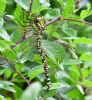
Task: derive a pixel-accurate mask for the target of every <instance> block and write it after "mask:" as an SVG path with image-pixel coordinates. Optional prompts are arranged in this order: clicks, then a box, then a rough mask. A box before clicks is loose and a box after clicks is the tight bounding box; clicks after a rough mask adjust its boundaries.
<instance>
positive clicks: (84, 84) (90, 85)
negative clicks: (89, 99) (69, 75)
mask: <svg viewBox="0 0 92 100" xmlns="http://www.w3.org/2000/svg"><path fill="white" fill-rule="evenodd" d="M80 84H82V85H83V86H86V87H92V81H89V80H84V81H82V82H80Z"/></svg>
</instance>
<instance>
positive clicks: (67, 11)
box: [62, 0, 75, 17]
mask: <svg viewBox="0 0 92 100" xmlns="http://www.w3.org/2000/svg"><path fill="white" fill-rule="evenodd" d="M74 8H75V2H74V0H66V4H65V6H64V10H63V13H62V15H63V16H64V17H70V15H72V14H73V13H74V10H75V9H74Z"/></svg>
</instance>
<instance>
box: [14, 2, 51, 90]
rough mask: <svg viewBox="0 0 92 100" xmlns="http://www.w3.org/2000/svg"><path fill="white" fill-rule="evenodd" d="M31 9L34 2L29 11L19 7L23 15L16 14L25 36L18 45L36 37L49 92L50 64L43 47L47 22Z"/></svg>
mask: <svg viewBox="0 0 92 100" xmlns="http://www.w3.org/2000/svg"><path fill="white" fill-rule="evenodd" d="M31 8H32V2H31V4H30V8H29V11H25V10H24V9H23V8H21V7H20V6H19V7H18V9H20V10H21V12H22V14H21V15H19V16H18V15H16V13H15V15H14V16H15V18H14V20H15V22H16V23H17V24H18V25H19V27H21V28H22V30H23V36H22V38H21V40H20V41H18V42H16V44H19V43H21V42H23V41H24V40H26V39H28V38H30V37H31V36H34V37H35V42H36V44H37V48H38V50H39V53H40V57H41V59H42V63H43V66H44V73H45V77H46V84H47V90H49V88H50V86H51V80H50V77H49V71H48V64H47V61H46V54H45V51H44V48H43V45H42V39H43V36H44V33H45V32H44V28H43V27H42V24H44V23H45V20H44V18H42V17H40V16H39V15H38V14H33V13H32V11H31V10H32V9H31Z"/></svg>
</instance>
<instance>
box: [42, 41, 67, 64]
mask: <svg viewBox="0 0 92 100" xmlns="http://www.w3.org/2000/svg"><path fill="white" fill-rule="evenodd" d="M42 45H43V48H44V50H45V52H46V54H47V55H48V57H49V58H51V59H52V60H54V61H59V62H61V61H62V60H63V59H64V58H65V56H66V52H65V50H64V48H63V47H62V46H60V45H58V44H56V43H55V42H51V41H48V40H42Z"/></svg>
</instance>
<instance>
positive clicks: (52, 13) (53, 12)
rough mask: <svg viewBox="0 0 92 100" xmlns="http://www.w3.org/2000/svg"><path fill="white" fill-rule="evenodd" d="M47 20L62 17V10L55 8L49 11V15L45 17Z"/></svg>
mask: <svg viewBox="0 0 92 100" xmlns="http://www.w3.org/2000/svg"><path fill="white" fill-rule="evenodd" d="M45 16H46V18H47V19H53V18H55V17H57V16H60V9H58V8H54V9H50V10H48V12H47V14H46V15H45Z"/></svg>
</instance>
